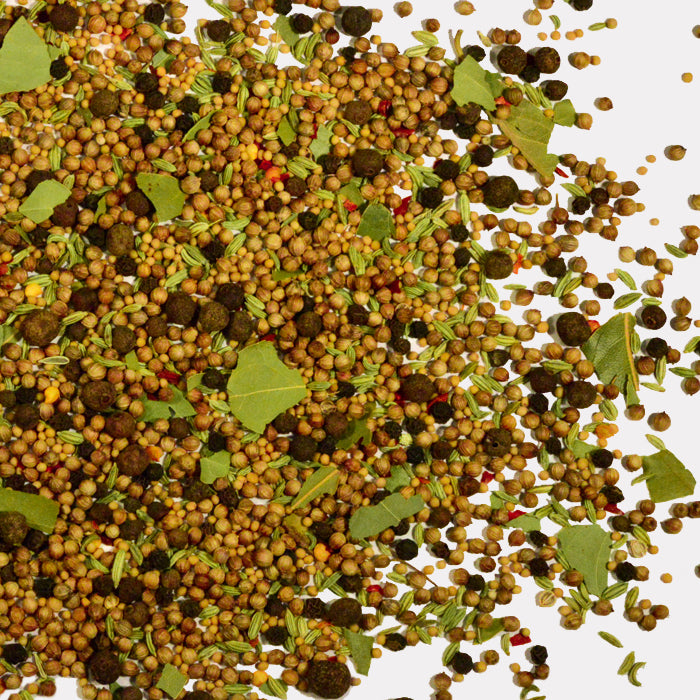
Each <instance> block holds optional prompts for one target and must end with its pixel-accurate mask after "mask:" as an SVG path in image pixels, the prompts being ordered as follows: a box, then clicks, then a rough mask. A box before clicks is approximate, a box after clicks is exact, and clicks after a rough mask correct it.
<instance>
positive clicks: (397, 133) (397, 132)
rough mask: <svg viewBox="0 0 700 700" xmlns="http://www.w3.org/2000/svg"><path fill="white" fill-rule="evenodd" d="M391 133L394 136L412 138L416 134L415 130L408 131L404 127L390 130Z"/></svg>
mask: <svg viewBox="0 0 700 700" xmlns="http://www.w3.org/2000/svg"><path fill="white" fill-rule="evenodd" d="M391 133H392V134H394V136H397V137H398V136H413V134H415V133H416V130H415V129H409V128H408V127H406V126H398V127H396V129H392V130H391Z"/></svg>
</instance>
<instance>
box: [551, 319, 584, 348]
mask: <svg viewBox="0 0 700 700" xmlns="http://www.w3.org/2000/svg"><path fill="white" fill-rule="evenodd" d="M557 333H558V334H559V337H560V338H561V340H562V342H563V343H564V344H565V345H571V346H578V345H583V344H584V343H585V342H586V341H587V340H588V339H589V338H590V337H591V327H590V326H589V325H588V321H587V320H586V317H585V316H584V315H583V314H579V313H577V312H576V311H567V312H566V313H564V314H562V315H561V316H559V318H558V319H557Z"/></svg>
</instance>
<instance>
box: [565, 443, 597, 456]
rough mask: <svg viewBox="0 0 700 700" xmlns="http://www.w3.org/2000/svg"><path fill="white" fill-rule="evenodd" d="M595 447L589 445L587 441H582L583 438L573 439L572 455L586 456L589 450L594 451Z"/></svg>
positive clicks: (589, 452)
mask: <svg viewBox="0 0 700 700" xmlns="http://www.w3.org/2000/svg"><path fill="white" fill-rule="evenodd" d="M597 449H598V447H596V446H595V445H589V444H588V443H587V442H583V440H574V442H573V444H572V446H571V451H572V452H573V453H574V457H576V459H581V457H588V455H590V454H591V452H595V451H596V450H597Z"/></svg>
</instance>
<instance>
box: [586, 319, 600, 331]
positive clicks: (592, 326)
mask: <svg viewBox="0 0 700 700" xmlns="http://www.w3.org/2000/svg"><path fill="white" fill-rule="evenodd" d="M588 327H589V328H590V329H591V333H595V332H596V331H597V330H598V329H599V328H600V323H598V321H596V320H595V319H594V318H589V319H588Z"/></svg>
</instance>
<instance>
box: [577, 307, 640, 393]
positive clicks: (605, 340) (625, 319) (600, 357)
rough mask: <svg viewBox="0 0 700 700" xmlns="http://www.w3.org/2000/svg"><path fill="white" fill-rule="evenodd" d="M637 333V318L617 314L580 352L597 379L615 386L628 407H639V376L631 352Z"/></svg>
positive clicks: (597, 331) (625, 314)
mask: <svg viewBox="0 0 700 700" xmlns="http://www.w3.org/2000/svg"><path fill="white" fill-rule="evenodd" d="M634 332H635V331H634V317H633V316H632V315H631V314H629V313H621V314H617V316H613V317H612V318H611V319H610V320H609V321H607V322H606V323H604V324H603V325H602V326H601V327H600V328H598V330H596V331H595V333H593V335H591V337H590V338H589V339H588V340H587V341H586V342H585V343H584V345H583V347H582V348H581V349H582V350H583V353H584V355H585V356H586V357H587V358H588V359H589V360H590V361H591V362H592V363H593V366H594V367H595V371H596V374H597V375H598V379H600V381H601V382H603V383H604V384H610V383H614V384H615V385H616V386H617V387H618V388H619V389H620V391H621V392H622V394H623V395H624V397H625V402H626V404H627V405H628V406H631V405H634V404H637V403H639V398H638V397H637V392H636V389H638V388H639V376H638V375H637V369H636V367H635V364H634V353H633V352H632V334H633V333H634Z"/></svg>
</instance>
